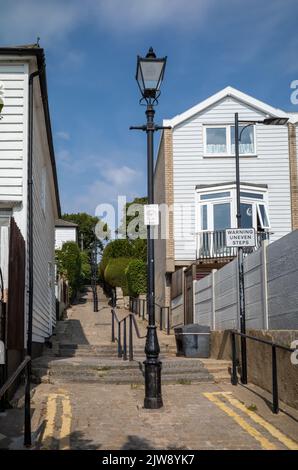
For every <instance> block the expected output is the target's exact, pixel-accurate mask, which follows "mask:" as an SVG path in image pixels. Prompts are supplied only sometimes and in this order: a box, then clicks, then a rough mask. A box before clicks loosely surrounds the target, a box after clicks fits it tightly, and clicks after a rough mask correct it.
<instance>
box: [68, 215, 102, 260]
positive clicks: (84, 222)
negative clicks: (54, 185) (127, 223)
mask: <svg viewBox="0 0 298 470" xmlns="http://www.w3.org/2000/svg"><path fill="white" fill-rule="evenodd" d="M62 218H63V219H64V220H68V221H69V222H73V223H75V224H77V225H78V232H79V244H80V245H81V240H82V241H83V248H84V250H86V251H87V253H88V254H89V257H90V250H91V249H92V247H93V243H94V240H97V246H98V247H99V248H100V250H102V249H103V240H99V239H98V238H96V237H95V234H94V230H95V227H96V224H98V222H100V219H99V218H98V217H95V216H92V215H90V214H87V213H86V212H78V213H77V214H64V215H63V216H62ZM105 229H107V224H105Z"/></svg>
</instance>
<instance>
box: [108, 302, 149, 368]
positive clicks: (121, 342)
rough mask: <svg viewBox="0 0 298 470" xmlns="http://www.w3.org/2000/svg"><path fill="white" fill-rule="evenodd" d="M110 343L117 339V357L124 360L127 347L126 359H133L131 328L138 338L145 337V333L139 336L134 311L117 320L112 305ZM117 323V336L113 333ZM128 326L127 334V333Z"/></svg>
mask: <svg viewBox="0 0 298 470" xmlns="http://www.w3.org/2000/svg"><path fill="white" fill-rule="evenodd" d="M111 313H112V343H115V342H116V341H117V343H118V357H119V358H122V359H123V360H124V361H127V349H128V359H129V361H133V328H134V330H135V333H136V335H137V337H138V338H139V339H144V338H146V336H147V335H144V336H141V334H140V331H139V328H138V324H137V321H136V318H135V315H134V313H131V312H130V313H129V314H128V315H126V316H125V317H124V318H122V320H119V319H118V317H117V314H116V312H115V308H114V307H112V310H111ZM116 324H117V337H116V335H115V326H116ZM127 328H128V335H127ZM127 337H128V347H127Z"/></svg>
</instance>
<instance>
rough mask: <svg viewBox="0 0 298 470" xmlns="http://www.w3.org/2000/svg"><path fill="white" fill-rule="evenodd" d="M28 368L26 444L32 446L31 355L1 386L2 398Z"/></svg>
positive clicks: (25, 413)
mask: <svg viewBox="0 0 298 470" xmlns="http://www.w3.org/2000/svg"><path fill="white" fill-rule="evenodd" d="M24 369H26V384H25V408H24V445H25V446H26V447H30V446H31V413H30V401H31V397H30V386H28V381H29V378H30V375H31V357H30V356H26V357H25V359H24V360H23V361H22V362H21V364H20V365H19V366H18V368H17V369H16V370H15V371H14V373H13V374H12V375H11V376H10V377H9V378H8V379H7V380H6V382H5V383H4V384H3V385H2V387H1V388H0V400H1V399H2V398H3V397H4V396H5V394H6V392H7V391H8V389H9V388H10V387H11V386H12V385H13V384H14V382H15V381H16V380H17V379H18V378H19V377H20V375H21V374H22V373H23V372H24Z"/></svg>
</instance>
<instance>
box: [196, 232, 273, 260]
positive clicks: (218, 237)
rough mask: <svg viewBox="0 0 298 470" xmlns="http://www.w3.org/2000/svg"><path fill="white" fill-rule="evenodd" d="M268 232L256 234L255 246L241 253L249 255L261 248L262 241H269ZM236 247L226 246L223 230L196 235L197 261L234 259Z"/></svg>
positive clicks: (244, 249) (236, 251)
mask: <svg viewBox="0 0 298 470" xmlns="http://www.w3.org/2000/svg"><path fill="white" fill-rule="evenodd" d="M269 235H270V233H269V232H257V233H256V246H255V247H247V248H246V247H244V248H243V253H244V254H245V255H246V254H249V253H252V252H253V251H255V250H257V249H258V248H260V247H261V245H262V241H263V240H269ZM237 253H238V247H234V246H227V245H226V232H225V230H216V231H213V232H200V233H197V259H211V258H212V259H214V258H215V259H218V258H234V257H236V256H237Z"/></svg>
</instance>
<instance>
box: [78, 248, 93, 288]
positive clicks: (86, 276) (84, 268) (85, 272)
mask: <svg viewBox="0 0 298 470" xmlns="http://www.w3.org/2000/svg"><path fill="white" fill-rule="evenodd" d="M80 256H81V281H82V284H86V283H88V282H90V279H91V266H90V261H89V254H88V252H87V251H81V252H80Z"/></svg>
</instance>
